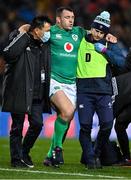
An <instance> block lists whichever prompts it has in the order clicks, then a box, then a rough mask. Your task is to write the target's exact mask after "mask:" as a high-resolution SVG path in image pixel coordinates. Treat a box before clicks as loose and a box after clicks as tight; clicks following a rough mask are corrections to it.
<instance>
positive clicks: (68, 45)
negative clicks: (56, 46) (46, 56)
mask: <svg viewBox="0 0 131 180" xmlns="http://www.w3.org/2000/svg"><path fill="white" fill-rule="evenodd" d="M64 50H65V51H66V52H71V51H73V45H72V44H71V43H69V42H67V43H65V44H64Z"/></svg>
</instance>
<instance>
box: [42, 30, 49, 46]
mask: <svg viewBox="0 0 131 180" xmlns="http://www.w3.org/2000/svg"><path fill="white" fill-rule="evenodd" d="M49 39H50V31H48V32H45V33H44V34H43V36H42V37H41V40H42V42H44V43H45V42H47V41H48V40H49Z"/></svg>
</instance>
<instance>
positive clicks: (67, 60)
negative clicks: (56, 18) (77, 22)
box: [50, 25, 86, 84]
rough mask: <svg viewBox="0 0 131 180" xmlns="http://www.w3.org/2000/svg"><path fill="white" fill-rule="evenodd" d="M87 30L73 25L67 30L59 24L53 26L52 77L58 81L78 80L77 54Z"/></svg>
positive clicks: (70, 81)
mask: <svg viewBox="0 0 131 180" xmlns="http://www.w3.org/2000/svg"><path fill="white" fill-rule="evenodd" d="M85 33H86V31H85V30H84V29H83V28H81V27H73V29H72V30H70V31H66V30H64V29H60V28H59V27H58V26H57V25H54V26H52V27H51V38H50V41H51V77H52V78H53V79H55V80H57V81H58V82H61V83H66V84H73V83H75V80H76V68H77V58H78V57H77V55H78V48H79V45H80V42H81V40H82V38H83V36H85Z"/></svg>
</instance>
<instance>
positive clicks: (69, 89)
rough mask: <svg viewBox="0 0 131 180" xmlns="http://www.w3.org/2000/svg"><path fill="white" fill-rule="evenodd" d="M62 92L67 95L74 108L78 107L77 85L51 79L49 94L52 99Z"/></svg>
mask: <svg viewBox="0 0 131 180" xmlns="http://www.w3.org/2000/svg"><path fill="white" fill-rule="evenodd" d="M60 90H62V91H63V92H64V93H65V94H66V96H67V97H68V98H69V100H70V101H71V102H72V104H73V106H74V107H76V84H64V83H60V82H58V81H56V80H54V79H51V82H50V94H49V95H50V97H51V96H52V95H54V94H55V93H56V92H58V91H60Z"/></svg>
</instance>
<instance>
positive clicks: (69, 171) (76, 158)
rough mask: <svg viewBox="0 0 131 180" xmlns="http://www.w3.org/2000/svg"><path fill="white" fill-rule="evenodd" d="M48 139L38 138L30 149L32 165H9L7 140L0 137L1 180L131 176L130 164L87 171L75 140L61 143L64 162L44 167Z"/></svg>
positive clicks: (128, 177) (118, 177)
mask: <svg viewBox="0 0 131 180" xmlns="http://www.w3.org/2000/svg"><path fill="white" fill-rule="evenodd" d="M49 145H50V139H45V138H39V139H38V140H37V142H36V144H35V145H34V147H33V149H32V151H31V157H32V160H33V162H34V165H35V167H34V168H32V169H27V168H24V169H19V168H11V167H10V154H9V139H8V138H0V179H131V167H118V166H117V167H116V166H107V167H103V169H99V170H88V169H86V168H85V167H84V166H83V165H82V164H80V155H81V148H80V145H79V142H78V140H77V139H67V140H66V141H65V143H64V160H65V164H64V165H62V166H61V167H60V168H54V167H45V166H43V163H42V162H43V159H44V158H45V156H46V153H47V151H48V148H49Z"/></svg>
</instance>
